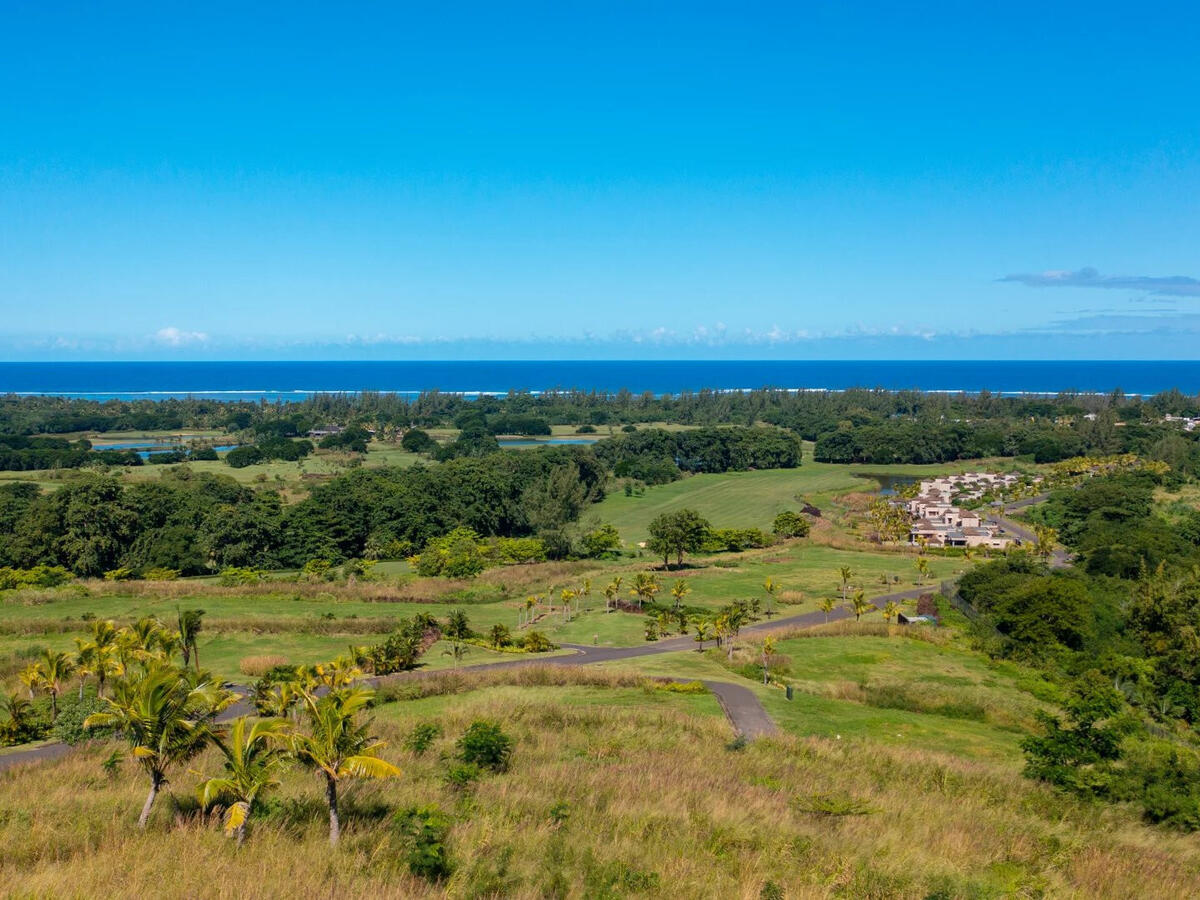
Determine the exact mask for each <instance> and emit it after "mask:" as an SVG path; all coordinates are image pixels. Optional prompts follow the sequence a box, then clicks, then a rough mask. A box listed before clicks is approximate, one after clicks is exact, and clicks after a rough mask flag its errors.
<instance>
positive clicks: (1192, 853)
mask: <svg viewBox="0 0 1200 900" xmlns="http://www.w3.org/2000/svg"><path fill="white" fill-rule="evenodd" d="M845 640H853V638H845ZM812 642H814V643H815V642H816V641H812ZM905 643H907V642H905ZM874 652H878V651H874ZM693 655H694V656H695V657H696V658H697V659H700V658H701V657H700V654H693ZM565 671H566V672H567V673H569V672H570V670H565ZM598 675H599V673H596V672H595V671H593V670H585V671H583V672H580V674H579V676H578V683H571V682H572V681H573V680H575V679H574V678H573V677H572V676H571V675H569V674H564V673H562V672H560V673H558V674H557V675H556V676H555V677H554V678H553V679H540V678H537V677H536V676H534V675H533V674H531V673H530V672H529V670H526V674H525V675H519V676H514V678H513V681H514V682H515V683H512V684H503V683H497V679H495V678H489V679H484V680H482V681H480V683H479V685H478V686H477V687H475V688H474V689H472V685H471V684H470V683H469V681H468V682H467V683H465V684H460V685H459V689H458V690H457V692H456V693H454V694H450V695H435V696H424V697H421V698H420V699H414V700H408V701H397V702H392V703H387V704H385V705H382V706H380V707H378V708H377V709H376V710H375V720H374V724H373V728H372V730H373V732H374V733H376V734H378V735H379V736H380V737H382V738H383V739H385V740H386V741H387V742H388V745H387V747H386V748H385V749H384V751H383V755H384V757H385V758H386V759H388V760H389V761H391V762H393V763H395V764H396V765H397V766H398V767H399V769H400V771H401V775H400V776H399V777H398V778H392V779H386V780H378V781H364V782H360V783H357V784H354V785H353V786H349V787H347V788H346V789H344V790H343V794H342V797H343V800H342V811H343V821H344V828H345V830H344V832H343V836H342V841H341V844H340V846H339V847H338V848H337V849H336V850H331V849H330V847H329V845H328V841H327V835H326V817H325V810H324V806H323V803H322V799H321V788H320V784H319V781H318V779H317V778H315V777H314V776H313V775H311V774H307V773H305V772H303V771H299V770H288V771H287V772H286V773H285V774H284V775H283V777H282V778H281V784H280V786H279V788H278V790H277V791H275V792H273V793H271V794H269V795H267V797H266V798H265V799H264V801H263V802H262V807H261V811H260V812H259V813H257V814H256V815H255V816H254V817H253V818H252V820H251V824H250V830H249V837H248V840H247V842H246V844H245V845H244V846H243V847H242V848H241V849H240V850H239V849H236V848H235V846H234V844H233V842H232V841H231V840H230V839H228V838H225V837H224V836H223V835H222V834H221V831H220V828H219V825H218V823H217V822H216V821H215V816H213V817H206V816H205V815H204V814H203V813H202V812H201V811H200V810H199V808H198V805H197V803H196V800H195V798H194V794H193V791H194V788H195V785H196V783H197V782H198V781H199V779H200V777H201V775H202V774H212V773H215V772H216V771H218V770H219V761H218V758H217V755H216V753H215V752H214V751H211V750H210V751H206V752H205V754H204V755H202V756H201V757H199V758H197V759H195V760H193V761H192V763H190V764H189V765H188V771H186V772H185V771H178V772H176V773H175V774H174V777H173V778H172V780H171V784H170V785H169V787H168V796H165V797H163V798H161V800H160V804H159V806H158V807H157V809H156V810H155V812H154V814H153V815H152V817H151V819H150V823H149V827H148V829H147V830H146V831H145V832H138V831H137V829H136V828H135V827H134V822H135V820H136V818H137V812H138V810H139V809H140V807H141V804H142V801H143V799H144V796H145V790H146V785H145V778H144V776H143V775H142V774H141V772H140V771H138V770H136V769H135V767H134V766H133V765H132V764H131V763H129V762H125V763H123V764H122V765H121V766H120V767H119V769H118V770H117V771H116V772H115V773H114V774H112V775H109V774H106V773H105V772H104V771H102V769H101V766H100V763H101V762H102V761H103V760H104V759H105V758H106V757H107V756H108V755H109V753H110V752H111V750H112V746H111V745H109V744H106V743H97V744H95V745H92V746H88V747H85V748H83V749H81V750H79V751H77V752H76V753H74V754H72V755H70V756H68V757H67V758H65V759H63V760H59V761H54V762H47V763H43V764H40V765H37V766H34V767H28V768H22V769H15V770H8V771H4V772H0V841H2V842H3V846H4V848H5V852H4V853H3V854H0V883H3V884H5V885H7V886H9V888H10V889H12V888H15V889H16V890H17V891H18V892H19V894H20V895H21V896H64V895H66V896H73V895H78V894H80V893H81V892H83V893H87V894H89V895H92V896H96V895H109V896H143V897H159V896H180V895H184V896H207V897H240V898H267V897H283V896H326V895H330V894H332V895H333V896H348V897H353V896H368V895H370V896H382V897H406V898H407V897H515V898H541V897H550V896H557V897H567V898H576V897H578V898H583V897H635V896H636V897H680V896H684V897H713V898H729V897H740V898H747V900H750V898H758V897H761V896H769V895H772V894H770V893H768V892H770V891H771V890H772V889H771V888H769V887H767V886H768V885H769V884H773V885H774V886H775V887H776V888H778V892H777V893H775V894H773V895H774V896H783V897H788V898H809V897H813V898H817V897H855V898H859V897H878V898H884V897H888V898H891V897H899V898H906V897H911V898H923V897H989V898H990V897H995V898H1001V897H1016V896H1021V897H1033V896H1054V897H1059V896H1063V897H1072V896H1073V897H1089V898H1126V897H1131V896H1138V897H1146V898H1158V897H1163V898H1166V897H1172V898H1173V897H1183V896H1195V895H1196V894H1197V893H1198V892H1200V850H1198V849H1197V847H1196V845H1195V842H1194V840H1192V839H1190V838H1186V837H1182V836H1175V835H1172V834H1171V833H1169V832H1162V831H1159V830H1151V829H1149V828H1147V827H1145V826H1143V825H1140V824H1139V823H1138V822H1137V821H1135V820H1134V819H1133V818H1132V817H1131V816H1129V815H1127V814H1126V813H1125V812H1124V811H1122V810H1119V809H1104V808H1101V807H1098V806H1089V805H1086V804H1082V803H1079V802H1077V801H1074V800H1068V799H1064V798H1063V797H1062V796H1060V795H1059V794H1057V793H1055V792H1052V791H1050V790H1048V789H1046V788H1045V787H1043V786H1040V785H1037V784H1035V783H1033V782H1030V781H1028V780H1026V779H1024V778H1022V777H1021V776H1020V775H1019V774H1018V773H1017V772H1016V771H1015V769H1014V768H1013V767H1012V766H1011V765H1001V764H997V763H995V762H993V761H990V760H987V759H977V758H971V757H969V756H966V755H963V754H959V753H957V752H955V751H954V749H953V748H950V747H942V748H927V747H922V746H917V745H915V744H905V745H897V744H888V743H884V742H882V741H877V740H874V739H872V738H870V737H863V738H862V739H845V738H846V736H845V735H843V739H842V740H838V739H836V738H829V737H799V736H796V735H795V734H794V733H792V732H793V728H792V727H790V726H788V725H786V723H785V728H786V730H787V732H788V733H785V734H784V735H782V736H780V737H778V738H767V739H760V740H758V741H755V742H753V743H752V744H749V745H746V746H744V747H743V746H740V745H739V744H737V743H733V742H731V737H732V735H731V731H730V728H729V726H728V724H727V723H726V722H725V720H724V718H723V717H722V716H720V714H719V711H718V709H717V707H716V704H715V701H714V700H713V699H712V697H711V696H709V695H679V694H674V693H668V692H665V691H658V690H654V689H652V688H647V687H642V686H638V685H637V684H636V683H634V682H631V681H630V680H629V679H628V678H627V677H621V676H619V675H618V674H616V673H613V674H612V675H611V676H609V677H610V679H611V680H610V681H609V682H608V683H605V682H604V680H602V679H601V678H598ZM547 681H550V682H553V683H546V682H547ZM805 696H807V695H805ZM773 712H774V710H773ZM479 719H486V720H491V721H495V722H498V723H500V724H501V726H502V728H503V729H504V730H505V731H506V733H508V734H509V735H510V736H511V737H512V738H513V739H514V741H515V747H514V752H513V755H512V759H511V764H510V766H509V768H508V771H505V772H501V773H499V774H487V775H485V776H483V777H481V778H480V779H479V780H478V781H477V782H475V784H474V786H473V787H472V788H469V789H466V790H463V789H461V788H457V787H454V786H452V784H451V783H449V782H448V781H447V778H446V776H447V772H448V771H449V769H450V767H451V766H452V765H453V760H454V757H455V754H456V747H455V743H454V742H455V740H456V738H457V737H458V736H459V735H461V734H462V733H463V732H464V731H465V729H466V728H467V726H468V725H469V724H470V723H471V722H473V721H476V720H479ZM420 723H436V724H437V725H438V726H439V728H440V730H441V736H440V737H438V738H437V739H436V740H435V741H434V743H433V746H432V747H430V748H429V749H428V750H426V751H425V752H424V753H423V754H421V755H417V754H415V753H413V752H410V751H408V750H406V749H405V747H404V745H405V739H406V737H407V736H408V735H409V734H411V733H412V730H413V728H414V727H415V726H416V725H418V724H420ZM31 797H36V798H37V802H33V803H31V802H30V801H29V798H31ZM431 806H435V807H436V808H437V809H438V810H439V811H440V813H441V814H442V815H443V816H444V817H445V833H444V835H443V838H442V840H443V849H444V852H445V855H446V858H447V859H448V861H449V867H450V873H449V875H448V876H447V877H446V878H445V879H444V880H442V881H440V882H431V881H427V880H425V879H422V878H419V877H416V876H414V875H413V874H411V873H410V872H409V870H408V867H407V865H406V860H407V859H408V854H409V851H410V847H411V845H410V843H409V841H410V839H409V838H406V836H405V834H404V832H403V829H402V828H401V827H400V824H399V821H400V820H399V818H398V817H397V813H399V812H400V811H402V810H405V809H409V808H412V807H418V808H425V809H428V808H429V807H431Z"/></svg>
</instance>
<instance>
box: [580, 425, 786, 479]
mask: <svg viewBox="0 0 1200 900" xmlns="http://www.w3.org/2000/svg"><path fill="white" fill-rule="evenodd" d="M801 449H802V448H801V444H800V440H799V438H797V437H796V436H795V435H793V434H790V433H789V432H786V431H782V430H780V429H778V428H697V429H693V430H689V431H667V430H665V429H661V428H647V429H643V430H638V431H635V432H633V433H630V434H621V435H617V436H615V437H612V438H608V439H606V440H602V441H599V442H597V444H596V446H595V450H596V455H597V456H598V457H599V458H600V459H601V460H603V461H604V463H605V464H606V465H607V466H608V467H609V468H611V469H612V470H613V472H614V473H615V474H617V475H618V476H629V477H633V478H637V479H639V480H641V481H644V482H646V483H647V484H660V483H663V482H667V481H674V480H675V479H676V478H679V477H680V475H681V473H684V472H688V473H693V472H742V471H746V470H748V469H793V468H795V467H796V466H798V465H800V458H801Z"/></svg>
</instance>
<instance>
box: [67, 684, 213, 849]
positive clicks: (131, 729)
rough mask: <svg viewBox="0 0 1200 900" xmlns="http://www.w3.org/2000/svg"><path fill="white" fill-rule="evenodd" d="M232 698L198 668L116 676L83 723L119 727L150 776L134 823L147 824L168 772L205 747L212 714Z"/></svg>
mask: <svg viewBox="0 0 1200 900" xmlns="http://www.w3.org/2000/svg"><path fill="white" fill-rule="evenodd" d="M235 699H236V695H235V694H233V693H231V692H229V691H226V690H224V689H223V688H221V687H219V686H218V685H216V684H215V683H213V682H212V681H211V680H210V679H208V678H206V677H203V676H201V675H200V674H199V673H193V674H190V675H189V673H188V672H186V671H185V670H182V669H177V668H175V667H174V666H171V665H164V666H160V667H158V668H154V669H151V670H149V671H148V672H145V673H143V674H141V675H138V676H136V677H133V678H128V677H127V678H123V679H121V680H119V681H117V682H116V683H115V685H114V687H113V696H112V697H105V698H104V702H105V703H106V704H107V707H108V708H107V709H106V710H104V711H102V712H97V713H92V715H90V716H88V717H87V718H86V719H85V720H84V722H83V725H84V727H85V728H101V727H111V728H115V729H116V730H117V731H119V732H121V733H122V734H123V735H124V736H125V740H126V741H128V742H129V746H130V748H131V749H132V751H133V757H134V759H136V760H137V761H138V763H139V764H140V765H141V766H142V768H143V769H144V770H145V772H146V774H147V775H148V776H149V778H150V793H149V794H148V795H147V797H146V802H145V804H144V805H143V806H142V814H141V815H140V816H139V817H138V828H145V827H146V822H147V821H149V819H150V811H151V809H152V808H153V806H154V800H155V798H156V797H157V796H158V792H159V791H160V790H161V789H162V786H163V785H164V784H166V782H167V773H168V772H169V771H170V770H171V768H173V767H174V766H176V765H180V764H182V763H185V762H187V761H188V760H190V759H191V758H192V757H194V756H195V755H196V754H198V753H199V752H200V751H201V750H203V749H204V746H205V744H207V743H208V741H209V740H210V739H211V738H212V736H213V728H214V723H215V721H216V717H217V714H218V713H220V712H221V710H223V709H225V708H226V707H228V706H229V705H230V704H232V703H233V702H234V700H235Z"/></svg>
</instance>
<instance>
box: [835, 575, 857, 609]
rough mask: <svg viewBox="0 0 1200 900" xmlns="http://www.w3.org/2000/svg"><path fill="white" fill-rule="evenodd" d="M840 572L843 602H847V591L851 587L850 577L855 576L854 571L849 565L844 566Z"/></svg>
mask: <svg viewBox="0 0 1200 900" xmlns="http://www.w3.org/2000/svg"><path fill="white" fill-rule="evenodd" d="M838 573H839V574H840V575H841V576H842V602H843V603H845V602H846V591H847V589H848V588H849V587H850V579H851V578H853V577H854V572H853V570H852V569H851V568H850V567H849V566H842V567H841V569H839V570H838Z"/></svg>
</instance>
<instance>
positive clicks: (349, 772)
mask: <svg viewBox="0 0 1200 900" xmlns="http://www.w3.org/2000/svg"><path fill="white" fill-rule="evenodd" d="M374 693H375V692H374V691H371V690H369V689H366V688H349V689H347V690H340V691H331V692H330V693H328V694H326V695H325V696H324V697H316V696H314V695H313V694H310V693H306V694H305V695H304V712H305V715H306V716H307V718H308V726H309V731H310V733H309V734H295V735H293V737H292V749H293V752H294V753H295V755H296V759H298V760H299V761H300V762H301V764H303V765H305V766H307V767H308V768H310V769H313V770H314V771H316V772H318V773H319V774H320V775H321V776H322V777H323V778H324V779H325V802H326V804H327V805H328V806H329V843H330V844H331V845H333V846H336V845H337V842H338V838H339V837H340V836H341V831H342V826H341V821H340V820H339V818H338V793H337V789H338V783H339V782H340V781H341V780H342V779H343V778H391V777H393V776H397V775H399V774H400V770H399V769H397V768H396V767H395V766H393V765H392V764H391V763H389V762H387V761H385V760H382V759H380V758H379V755H378V754H379V751H380V750H381V749H382V748H383V747H384V744H383V742H382V741H378V740H376V739H375V738H374V737H373V736H372V735H371V734H370V733H369V730H370V727H371V721H370V720H369V719H368V720H367V721H366V722H363V723H362V724H361V725H357V724H355V721H354V717H355V716H356V715H357V714H358V713H359V712H361V711H362V710H364V709H366V707H367V706H368V704H369V703H370V702H371V698H372V696H373V695H374Z"/></svg>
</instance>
